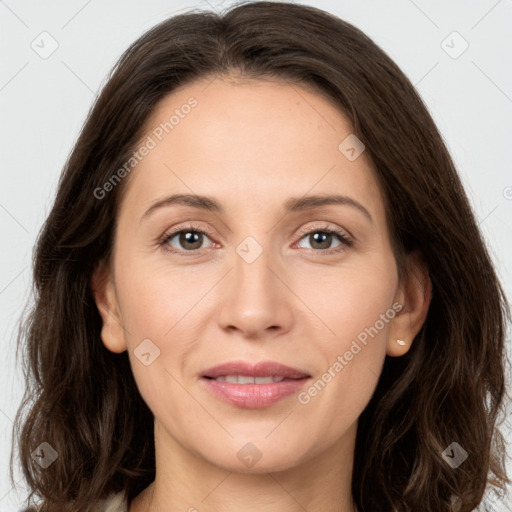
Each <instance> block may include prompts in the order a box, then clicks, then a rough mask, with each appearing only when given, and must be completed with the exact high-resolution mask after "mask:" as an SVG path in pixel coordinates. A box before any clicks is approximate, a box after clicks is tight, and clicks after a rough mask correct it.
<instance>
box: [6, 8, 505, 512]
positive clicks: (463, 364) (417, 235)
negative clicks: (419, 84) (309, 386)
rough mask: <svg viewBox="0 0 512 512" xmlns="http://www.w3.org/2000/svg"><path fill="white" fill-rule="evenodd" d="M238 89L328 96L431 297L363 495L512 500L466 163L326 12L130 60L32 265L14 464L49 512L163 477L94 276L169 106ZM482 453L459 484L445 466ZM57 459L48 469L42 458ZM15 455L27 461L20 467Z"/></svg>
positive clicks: (364, 457) (400, 84) (63, 182)
mask: <svg viewBox="0 0 512 512" xmlns="http://www.w3.org/2000/svg"><path fill="white" fill-rule="evenodd" d="M233 74H237V75H239V76H241V77H242V78H247V79H252V78H256V79H270V80H273V79H279V80H286V81H287V82H288V83H289V84H292V85H304V86H309V87H313V88H314V89H315V90H316V91H318V93H319V94H324V95H326V96H327V97H329V98H330V99H332V100H333V101H334V102H335V104H336V105H337V106H338V108H339V110H340V112H341V113H342V114H343V115H345V116H346V117H347V119H348V120H349V121H350V122H351V125H352V128H353V133H354V134H355V135H356V136H357V137H358V138H359V139H360V140H361V141H362V142H363V143H364V144H365V146H366V154H367V156H368V158H369V159H370V161H371V163H372V166H373V170H374V172H375V176H376V178H377V180H378V183H379V186H380V188H381V190H382V192H383V195H384V200H385V206H386V215H387V219H388V225H390V226H391V236H392V244H393V250H394V254H395V256H396V261H397V268H398V270H399V275H400V276H403V275H404V273H405V272H407V267H406V261H407V260H406V256H407V254H408V253H409V252H410V251H412V250H415V249H418V250H419V251H420V252H421V253H422V255H423V258H424V261H425V262H426V264H427V266H428V269H429V275H430V279H431V283H432V291H433V297H432V301H431V304H430V309H429V312H428V316H427V319H426V320H425V323H424V324H423V326H422V328H421V330H420V332H419V333H418V335H417V336H416V338H415V340H414V342H413V343H412V348H411V349H410V350H409V352H408V353H407V354H406V355H404V356H403V357H397V358H391V357H386V360H385V364H384V368H383V371H382V374H381V376H380V380H379V382H378V385H377V388H376V390H375V392H374V394H373V396H372V398H371V400H370V402H369V403H368V405H367V407H366V408H365V410H364V411H363V413H362V414H361V416H360V418H359V425H358V432H357V440H356V451H355V462H354V468H353V481H352V494H353V500H354V503H355V504H356V505H357V507H358V510H359V511H360V512H376V511H396V512H406V511H415V512H418V511H428V512H432V511H436V512H444V511H450V510H459V511H460V512H467V511H470V510H473V509H474V508H475V507H476V506H477V505H478V504H479V503H480V502H481V501H482V499H483V496H484V492H485V490H486V487H487V486H488V485H492V486H494V487H496V488H499V489H501V490H504V489H505V484H506V483H507V482H510V480H509V479H508V478H507V476H506V472H505V464H504V457H505V447H504V439H503V436H502V434H501V432H500V430H499V428H498V427H499V421H498V420H499V418H498V413H499V412H500V411H501V410H502V406H503V404H504V399H505V385H504V381H505V366H506V364H507V359H506V355H505V350H504V343H505V332H506V327H507V320H508V321H510V306H509V304H508V302H507V300H506V297H505V293H504V291H503V289H502V287H501V285H500V282H499V280H498V277H497V274H496V272H495V269H494V267H493V264H492V261H491V258H490V255H489V252H488V250H487V248H486V245H485V243H484V240H483V237H482V235H481V233H480V231H479V228H478V223H477V221H476V220H475V215H474V213H473V211H472V209H471V206H470V203H469V201H468V198H467V196H466V194H465V191H464V188H463V186H462V184H461V180H460V178H459V176H458V174H457V171H456V168H455V165H454V163H453V161H452V158H451V157H450V155H449V152H448V150H447V148H446V146H445V144H444V142H443V139H442V136H441V135H440V133H439V131H438V129H437V127H436V125H435V123H434V121H433V119H432V117H431V116H430V114H429V112H428V109H427V108H426V106H425V104H424V103H423V101H422V99H421V98H420V96H419V94H418V93H417V91H416V90H415V88H414V86H413V85H412V84H411V82H410V81H409V80H408V79H407V77H406V76H405V75H404V73H403V72H402V71H401V70H400V69H399V67H398V66H397V65H396V64H395V63H394V62H393V61H392V59H391V58H390V57H389V56H388V55H387V54H386V53H385V52H384V51H383V50H382V49H381V48H379V47H378V46H377V45H376V44H375V43H374V42H373V41H372V40H371V39H370V38H369V37H367V36H366V35H365V34H364V33H363V32H362V31H361V30H359V29H358V28H356V27H354V26H352V25H351V24H349V23H347V22H345V21H343V20H341V19H339V18H337V17H336V16H334V15H332V14H329V13H327V12H324V11H322V10H320V9H317V8H314V7H310V6H305V5H297V4H293V3H276V2H250V3H242V4H238V5H235V6H234V7H232V8H230V9H228V10H226V11H225V12H224V13H223V14H222V15H220V14H217V13H215V12H210V11H197V10H196V11H190V12H188V13H185V14H181V15H177V16H173V17H171V18H169V19H166V20H165V21H163V22H162V23H159V24H158V25H156V26H154V27H153V28H151V29H150V30H149V31H147V32H146V33H145V34H143V35H142V36H141V37H140V38H139V39H138V40H136V41H135V42H134V43H133V44H132V45H131V46H130V47H129V48H128V49H127V50H126V51H125V52H124V53H123V55H122V56H121V57H120V59H119V60H118V62H117V63H116V65H115V66H114V68H113V69H112V71H111V73H110V74H109V76H108V80H107V81H106V83H105V85H104V86H103V88H102V91H101V93H100V95H99V96H98V97H97V99H96V101H95V103H94V105H93V106H92V108H91V110H90V111H89V114H88V117H87V120H86V122H85V124H84V126H83V128H82V130H81V132H80V135H79V137H78V139H77V141H76V143H75V145H74V148H73V150H72V152H71V153H70V155H69V157H68V159H67V161H66V163H65V166H64V169H63V171H62V174H61V177H60V181H59V184H58V190H57V194H56V197H55V201H54V204H53V207H52V209H51V211H50V213H49V215H48V217H47V218H46V221H45V223H44V225H43V227H42V229H41V231H40V233H39V236H38V239H37V243H36V246H35V248H34V254H33V281H34V286H33V290H32V291H33V295H34V301H33V304H32V305H31V307H30V308H29V310H28V311H26V312H25V313H24V314H23V315H22V319H21V320H20V325H19V332H18V351H19V350H22V351H23V371H24V373H25V377H26V386H27V387H26V392H25V395H24V399H23V402H22V404H21V405H20V408H19V410H18V413H17V415H16V420H15V425H14V434H15V435H14V439H15V440H14V442H13V450H12V452H11V460H10V462H11V480H13V481H14V479H13V476H12V474H13V469H12V466H13V463H14V460H16V462H17V463H19V464H20V465H21V468H22V471H23V475H24V477H25V479H26V481H27V483H28V485H29V487H30V489H31V492H30V495H29V497H28V498H27V504H30V505H34V502H33V501H32V500H33V499H34V498H36V497H37V498H38V500H39V507H40V508H39V509H38V510H41V511H42V512H57V511H58V512H68V511H69V512H70V511H71V510H72V511H73V512H90V511H92V510H94V503H96V502H98V500H101V499H104V498H105V497H107V496H108V495H109V494H110V493H113V492H121V491H123V492H125V493H126V494H127V496H128V498H129V499H130V500H131V499H132V498H134V497H135V496H136V495H137V494H138V493H139V492H141V491H142V490H143V489H144V488H145V487H147V486H148V485H149V484H150V483H151V482H152V481H153V480H154V478H155V454H154V450H155V445H154V438H153V435H152V434H148V433H149V432H151V433H152V432H153V421H154V418H153V415H152V413H151V412H150V410H149V408H148V407H147V405H146V404H145V402H144V401H143V399H142V398H141V396H140V394H139V391H138V389H137V386H136V383H135V380H134V378H133V375H132V372H131V368H130V363H129V359H128V355H127V353H126V352H124V353H122V354H114V353H112V352H110V351H108V350H107V349H106V348H105V346H104V345H103V343H102V341H101V338H100V329H101V325H102V321H101V317H100V315H99V312H98V309H97V307H96V304H95V301H94V298H93V295H92V291H91V286H90V279H91V275H92V272H93V270H94V268H95V267H96V265H97V264H98V263H99V262H101V261H102V260H108V259H109V257H110V255H111V249H112V243H113V235H114V229H115V221H116V214H117V211H118V207H119V204H120V201H121V198H122V192H123V190H124V185H125V183H126V179H125V180H122V181H121V182H120V183H119V184H118V185H117V186H115V187H114V188H113V190H112V191H111V192H110V193H109V194H108V195H107V196H106V197H104V198H100V199H98V197H97V196H98V193H97V192H96V193H95V191H97V189H98V187H101V185H102V184H104V183H106V182H108V181H109V179H110V178H111V177H112V175H113V171H114V170H116V169H119V168H121V167H122V166H123V163H124V162H126V161H128V160H129V159H130V157H131V156H132V154H133V151H134V150H135V148H136V147H137V142H138V141H139V139H140V137H141V136H142V135H143V128H144V125H145V122H146V121H147V119H148V117H149V116H150V114H151V113H152V111H154V109H155V108H156V106H157V104H158V103H159V101H160V100H162V99H163V98H164V97H165V96H166V95H168V94H169V93H171V92H172V91H174V90H175V89H176V88H178V87H181V86H184V85H186V84H188V83H191V82H193V81H195V80H198V79H203V78H210V77H211V78H212V79H213V78H215V77H216V76H229V75H233ZM454 441H456V442H457V443H459V445H461V446H462V447H463V448H464V449H465V450H466V451H467V452H468V454H469V456H468V458H467V459H466V460H465V461H464V463H463V464H462V465H461V466H460V467H458V468H457V469H456V470H455V469H453V468H452V467H451V466H450V465H449V464H447V463H446V461H445V460H444V458H443V457H442V455H441V452H443V450H444V449H445V448H446V447H447V446H449V445H450V444H451V443H452V442H454ZM41 443H48V444H49V445H50V446H51V447H52V448H53V449H54V450H55V451H56V452H57V454H58V457H57V459H56V460H55V461H54V462H53V463H52V464H51V465H50V466H49V467H47V468H46V469H43V468H42V467H41V466H40V465H39V464H38V463H37V462H35V460H34V458H32V453H33V452H34V450H35V449H36V448H37V447H38V446H39V445H40V444H41ZM16 448H17V449H18V452H19V453H18V459H16V457H15V455H14V451H15V449H16Z"/></svg>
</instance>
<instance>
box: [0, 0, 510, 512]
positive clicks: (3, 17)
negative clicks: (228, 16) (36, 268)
mask: <svg viewBox="0 0 512 512" xmlns="http://www.w3.org/2000/svg"><path fill="white" fill-rule="evenodd" d="M232 3H233V2H231V1H229V0H224V1H221V0H209V1H206V0H202V1H199V0H197V1H187V0H181V1H179V0H167V1H163V0H145V1H144V2H136V1H133V0H130V1H126V0H125V1H123V2H120V1H118V2H115V1H112V0H107V1H105V0H104V1H102V2H99V1H91V0H72V1H70V0H67V1H64V0H61V1H52V2H37V1H34V0H32V1H19V0H5V1H3V0H0V58H1V65H0V150H1V156H2V159H1V163H0V179H1V186H0V234H1V242H0V247H1V252H0V326H1V336H2V338H1V343H2V347H3V352H2V355H3V357H0V384H1V389H2V392H1V393H0V460H1V464H0V512H7V511H9V512H12V511H16V510H20V508H21V503H22V501H23V498H24V496H25V492H26V491H25V489H24V486H23V481H22V479H21V476H20V473H19V471H18V472H17V473H16V481H17V482H20V484H19V488H18V489H13V488H12V486H11V484H10V481H9V479H8V461H9V454H10V448H11V440H12V420H13V418H14V416H15V413H16V410H17V408H18V405H19V402H20V399H21V396H22V390H23V382H22V380H21V378H20V369H19V366H18V364H17V362H16V359H15V338H14V335H15V330H14V329H15V327H16V322H17V321H18V319H19V315H20V314H21V311H22V307H23V305H24V303H25V300H26V299H27V298H28V297H29V293H30V286H31V254H32V248H33V244H34V241H35V237H36V235H37V233H38V231H39V229H40V227H41V225H42V222H43V220H44V218H45V216H46V215H47V213H48V211H49V208H50V206H51V204H52V198H53V195H54V193H55V189H56V184H57V180H58V177H59V174H60V171H61V169H62V166H63V164H64V162H65V159H66V157H67V155H68V153H69V152H70V150H71V148H72V146H73V143H74V141H75V139H76V137H77V135H78V131H79V129H80V127H81V125H82V123H83V122H84V120H85V116H86V114H87V112H88V109H89V107H90V106H91V104H92V102H93V100H94V98H95V96H96V94H97V93H98V91H99V89H100V86H101V85H102V84H103V83H104V81H105V77H106V75H107V72H108V71H109V70H110V68H111V67H112V65H113V64H114V62H115V61H116V59H117V58H118V57H119V56H120V54H121V53H122V52H123V51H124V50H125V49H126V47H127V46H128V45H129V44H130V43H131V42H133V41H134V40H135V39H136V38H137V37H138V36H139V35H141V34H142V33H143V32H145V31H146V30H147V29H149V28H150V27H152V26H153V25H155V24H156V23H158V22H160V21H162V20H163V19H165V18H167V17H169V16H171V15H173V14H177V13H179V12H183V11H186V10H188V9H191V8H194V7H196V8H200V9H218V10H221V9H222V8H223V7H227V6H229V5H231V4H232ZM296 3H306V4H309V5H314V6H316V7H319V8H321V9H324V10H326V11H330V12H332V13H333V14H336V15H337V16H339V17H341V18H343V19H345V20H346V21H348V22H350V23H352V24H354V25H356V26H357V27H359V28H360V29H362V30H363V31H364V32H365V33H366V34H368V35H369V36H370V37H371V38H372V39H373V40H374V41H375V42H376V43H377V44H378V45H380V46H381V47H382V48H383V49H384V50H385V51H386V52H387V53H388V54H389V55H390V56H391V58H393V59H394V60H395V61H396V62H397V64H398V65H399V66H400V67H401V68H402V70H403V71H404V72H405V74H406V75H407V76H408V77H409V78H410V80H411V81H412V83H413V84H415V85H416V87H417V89H418V91H419V93H420V94H421V96H422V97H423V98H424V100H425V102H426V104H427V106H428V107H429V109H430V111H431V113H432V116H433V117H434V120H435V121H436V122H437V125H438V127H439V129H440V131H441V133H442V135H443V137H444V139H445V141H446V143H447V145H448V147H449V149H450V151H451V153H452V156H453V157H454V160H455V163H456V164H457V166H458V169H459V172H460V174H461V177H462V179H463V182H464V184H465V187H466V191H467V193H468V195H469V197H470V199H471V201H472V204H473V207H474V210H475V212H476V215H477V217H478V219H479V222H480V226H481V229H482V230H483V232H484V235H485V237H486V239H487V242H488V244H489V246H490V249H491V253H492V255H493V258H494V261H495V263H496V266H497V269H498V272H499V275H500V277H501V279H502V282H503V284H504V286H505V289H506V292H507V294H508V297H509V299H511V300H512V275H511V265H510V263H511V262H512V172H511V168H510V158H509V151H510V136H511V134H512V65H511V64H512V62H511V59H510V55H511V50H512V36H511V30H510V29H511V27H512V2H511V1H510V0H499V1H496V0H489V1H480V2H464V1H462V0H457V1H454V0H452V1H451V2H446V1H445V2H442V1H440V0H437V1H428V2H427V1H425V0H415V1H413V0H393V1H388V2H378V1H361V0H359V1H357V0H350V1H335V0H311V1H310V2H302V1H301V2H299V1H297V2H296ZM507 263H508V265H507ZM507 267H508V268H507ZM509 332H510V331H509ZM508 344H509V345H510V334H509V336H508ZM510 389H511V388H510V382H509V386H508V390H509V394H510ZM511 424H512V421H511ZM511 437H512V436H511V432H510V429H509V430H508V431H507V439H510V438H511ZM511 467H512V465H511V464H510V462H509V465H508V472H509V476H510V474H511V473H512V471H511ZM509 499H510V498H509ZM491 510H493V511H505V510H512V501H509V502H508V504H507V503H496V504H495V505H493V508H492V509H491Z"/></svg>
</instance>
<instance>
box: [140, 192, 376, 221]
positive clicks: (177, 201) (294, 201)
mask: <svg viewBox="0 0 512 512" xmlns="http://www.w3.org/2000/svg"><path fill="white" fill-rule="evenodd" d="M173 205H183V206H191V207H193V208H199V209H201V210H206V211H210V212H214V213H220V214H222V213H224V208H223V206H222V205H221V204H220V203H219V202H218V201H217V200H216V199H215V198H213V197H209V196H201V195H197V194H174V195H171V196H169V197H165V198H164V199H160V200H158V201H157V202H155V203H153V204H152V205H151V206H150V207H149V209H148V210H147V211H146V212H145V213H144V214H143V215H142V217H141V222H142V220H144V219H145V218H147V217H149V216H150V215H151V214H152V213H153V212H154V211H155V210H157V209H159V208H163V207H165V206H173ZM330 205H347V206H352V207H354V208H356V209H357V210H359V211H360V212H361V213H363V214H364V216H365V217H366V218H367V219H368V220H369V221H370V222H371V223H372V224H373V218H372V216H371V214H370V212H369V211H368V210H367V209H366V208H365V207H364V206H363V205H362V204H361V203H359V202H358V201H356V200H355V199H352V198H351V197H349V196H342V195H315V196H304V197H291V198H289V199H288V200H287V201H286V202H285V203H284V209H285V212H286V213H292V212H302V211H308V210H313V209H315V208H320V207H322V206H330Z"/></svg>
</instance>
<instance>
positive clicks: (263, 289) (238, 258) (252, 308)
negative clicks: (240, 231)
mask: <svg viewBox="0 0 512 512" xmlns="http://www.w3.org/2000/svg"><path fill="white" fill-rule="evenodd" d="M277 255H278V253H277V252H276V251H273V250H272V242H271V237H270V235H269V234H268V233H265V232H264V231H261V234H258V235H255V236H253V235H249V236H247V237H246V238H244V239H243V240H242V241H241V242H240V243H239V244H238V245H237V246H236V247H235V253H234V258H233V270H232V271H231V272H230V274H229V275H230V277H229V280H228V281H229V284H228V286H227V287H226V288H225V289H224V290H223V295H224V293H225V295H224V297H223V300H222V307H221V315H220V321H221V323H222V324H223V326H224V327H227V326H231V327H237V328H238V329H240V330H241V331H243V332H245V334H247V335H249V334H251V335H256V334H257V332H258V331H264V330H265V329H267V328H269V327H273V328H275V327H277V326H281V327H282V326H283V325H284V324H285V323H286V322H287V321H288V319H289V316H288V315H287V311H288V308H287V307H286V303H287V301H286V297H285V294H286V293H289V292H287V291H286V287H285V286H284V285H283V283H281V281H280V279H278V277H276V274H278V272H279V271H278V270H276V269H278V268H280V267H281V265H280V263H279V261H278V258H277Z"/></svg>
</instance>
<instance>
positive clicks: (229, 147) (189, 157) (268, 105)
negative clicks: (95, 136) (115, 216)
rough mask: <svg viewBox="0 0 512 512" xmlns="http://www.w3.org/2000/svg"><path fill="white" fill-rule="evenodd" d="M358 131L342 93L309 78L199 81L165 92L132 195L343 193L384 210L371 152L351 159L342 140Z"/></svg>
mask: <svg viewBox="0 0 512 512" xmlns="http://www.w3.org/2000/svg"><path fill="white" fill-rule="evenodd" d="M192 105H193V106H192ZM351 133H352V127H351V125H350V123H349V121H348V120H347V119H346V117H345V116H344V115H343V114H342V113H341V111H340V110H339V109H338V108H337V107H336V106H335V105H334V103H333V101H331V100H330V99H329V98H327V97H326V96H325V95H322V94H318V93H317V92H316V91H314V90H312V89H311V88H309V87H303V86H298V85H292V84H289V83H287V82H284V81H281V82H280V81H277V82H275V81H264V80H260V81H258V80H250V81H240V80H230V79H229V78H225V79H219V78H216V79H213V80H212V79H209V80H202V81H197V82H194V83H192V84H189V85H186V86H183V87H181V88H179V89H178V90H176V91H174V92H173V93H171V94H169V95H168V96H166V97H165V98H164V99H163V100H162V101H161V102H160V103H159V104H158V105H157V107H156V108H155V110H154V111H153V113H152V114H151V116H150V117H149V118H148V120H147V122H146V123H145V131H144V136H143V137H142V138H141V144H144V143H148V141H149V140H150V139H151V143H150V145H151V146H152V147H151V150H150V151H149V152H148V153H147V154H146V156H144V157H143V158H142V159H141V160H140V162H139V163H138V164H137V165H136V167H135V169H134V170H133V171H132V173H131V174H130V176H129V180H128V181H129V184H127V185H128V186H127V190H126V191H125V198H124V200H123V202H124V203H129V204H130V206H131V208H132V209H136V210H138V209H139V205H140V208H142V207H143V206H145V205H147V204H148V203H150V202H151V201H154V200H155V199H157V198H159V197H162V196H164V195H165V194H173V193H195V194H203V195H208V196H215V197H217V198H218V199H219V201H220V202H221V203H222V204H225V205H226V209H227V210H228V211H229V206H230V205H231V206H233V208H236V209H238V210H239V208H240V207H241V206H243V205H245V206H248V205H250V204H254V205H256V204H257V205H260V206H261V205H262V204H265V206H268V207H269V208H271V207H272V204H273V203H276V207H280V206H282V203H283V202H284V200H285V199H287V198H288V197H290V196H295V197H298V196H302V195H306V194H308V193H310V194H322V193H329V194H331V193H339V194H350V195H351V196H353V197H354V198H357V200H358V201H360V202H362V203H365V204H366V205H367V208H368V209H369V210H372V211H373V214H372V215H374V216H376V217H379V216H381V215H382V214H383V211H382V207H383V205H382V200H381V196H380V191H379V189H378V186H377V183H376V181H375V178H374V176H373V171H372V168H371V165H370V162H369V160H368V158H367V157H366V155H365V153H364V152H363V153H362V154H361V155H360V156H359V157H358V158H357V159H356V160H353V161H350V160H349V159H347V157H346V156H345V155H344V154H343V153H342V151H340V149H339V145H340V143H342V141H344V140H345V139H346V138H347V136H349V135H350V134H351ZM379 209H380V210H381V211H379ZM141 214H142V212H141Z"/></svg>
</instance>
